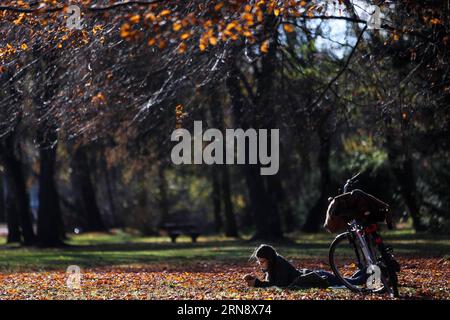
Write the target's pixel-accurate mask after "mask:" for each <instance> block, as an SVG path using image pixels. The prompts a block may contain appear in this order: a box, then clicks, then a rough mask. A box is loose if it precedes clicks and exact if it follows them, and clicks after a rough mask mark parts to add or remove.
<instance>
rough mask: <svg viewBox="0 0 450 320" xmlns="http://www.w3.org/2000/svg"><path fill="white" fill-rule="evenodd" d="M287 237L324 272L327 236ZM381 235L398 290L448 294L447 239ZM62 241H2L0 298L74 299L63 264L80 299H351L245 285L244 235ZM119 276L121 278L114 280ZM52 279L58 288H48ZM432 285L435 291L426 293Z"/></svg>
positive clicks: (305, 261)
mask: <svg viewBox="0 0 450 320" xmlns="http://www.w3.org/2000/svg"><path fill="white" fill-rule="evenodd" d="M291 239H292V241H290V242H283V243H275V244H274V245H275V247H276V248H277V250H278V252H279V253H280V254H282V255H283V256H285V257H286V258H288V259H289V260H292V261H293V263H294V264H295V265H296V266H298V267H308V268H323V269H328V270H329V267H328V262H327V257H328V246H329V244H330V242H331V241H332V239H333V235H329V234H316V235H304V234H303V235H297V236H295V235H293V236H292V237H291ZM384 239H385V242H386V243H388V244H390V245H392V246H393V247H394V250H395V251H394V252H395V254H396V256H397V257H398V259H399V260H400V262H401V264H402V266H403V267H404V270H402V273H401V275H400V280H403V282H404V283H406V285H405V286H404V288H403V289H402V290H403V293H404V294H405V297H409V298H427V297H430V298H444V299H449V295H448V292H449V290H450V284H449V281H450V278H448V277H449V276H448V275H449V274H450V272H449V271H450V262H449V253H450V238H449V237H444V236H433V235H429V234H415V233H414V232H413V231H411V230H402V231H395V232H386V233H384ZM67 243H68V246H67V247H64V248H58V249H38V248H21V247H17V246H14V245H6V244H5V239H4V238H2V239H1V244H0V257H1V259H0V275H1V279H2V280H3V285H4V286H3V289H1V290H3V291H1V290H0V298H6V299H9V298H21V299H23V298H25V299H27V298H32V299H35V298H37V299H47V298H49V299H54V298H56V299H65V298H74V297H73V292H68V291H67V289H65V288H64V283H65V282H64V279H65V270H66V268H67V267H68V266H69V265H78V266H80V267H81V268H82V270H83V275H84V278H83V279H84V280H83V283H84V284H86V288H91V289H90V290H86V288H85V290H84V291H82V294H83V295H84V296H77V297H78V298H80V297H81V298H83V297H84V298H87V299H91V298H92V299H96V298H99V299H109V298H113V299H114V298H120V299H122V298H129V299H154V298H156V299H160V298H161V299H166V298H170V299H172V298H199V299H202V298H207V299H216V298H219V299H223V298H243V299H246V298H273V299H299V298H302V297H306V298H319V299H326V298H329V297H331V298H338V299H354V298H357V297H355V295H353V294H352V293H349V292H348V291H347V290H341V291H338V293H335V292H334V291H333V292H329V291H323V290H320V289H311V290H312V291H311V290H301V291H298V292H294V293H293V292H288V293H286V290H279V289H269V290H267V289H266V290H261V289H249V288H246V287H245V286H243V285H242V281H241V280H240V279H241V277H242V275H244V274H245V273H248V272H253V273H255V274H257V275H258V276H262V275H261V273H260V272H259V270H258V268H256V266H255V265H254V263H252V262H249V261H248V257H249V256H250V254H251V253H252V251H253V250H254V248H255V247H256V246H257V245H258V244H259V243H256V242H248V241H246V240H245V239H231V240H230V239H225V238H221V237H218V236H216V237H214V236H210V237H200V238H199V240H198V242H197V243H191V242H190V238H187V237H181V238H180V239H178V241H177V243H175V244H173V243H170V241H169V239H168V238H165V237H139V236H133V235H130V234H127V233H124V232H112V233H108V234H95V233H89V234H81V235H69V239H68V241H67ZM149 277H150V278H149ZM217 277H218V278H217ZM402 277H403V278H402ZM213 278H214V279H215V280H213ZM117 279H122V280H121V282H118V283H116V282H114V281H116V280H117ZM422 279H423V281H422ZM222 280H223V281H224V283H223V285H224V286H223V287H220V288H216V290H215V291H214V292H213V293H211V295H208V294H206V295H205V293H204V292H207V293H208V290H207V289H205V288H207V287H213V288H214V287H215V286H216V285H217V284H220V283H221V281H222ZM36 281H37V282H38V283H36ZM192 281H195V282H194V283H195V284H194V285H193V284H192V283H191V282H192ZM52 283H53V284H55V283H57V284H58V285H53V286H52V285H51V284H52ZM183 283H184V284H185V285H186V286H185V287H183V286H182V284H183ZM430 283H434V284H435V285H436V290H431V292H428V291H429V290H430ZM88 284H89V285H88ZM198 284H201V285H200V287H199V285H198ZM36 286H37V288H36ZM142 286H144V287H142ZM43 288H44V289H43ZM431 289H433V288H431ZM249 290H251V291H249ZM274 290H275V291H274ZM277 290H278V291H277ZM427 290H428V291H427ZM69 293H70V294H71V295H69ZM79 294H81V293H80V292H79ZM267 295H269V296H267Z"/></svg>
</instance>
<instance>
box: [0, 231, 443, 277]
mask: <svg viewBox="0 0 450 320" xmlns="http://www.w3.org/2000/svg"><path fill="white" fill-rule="evenodd" d="M383 236H384V239H385V242H386V243H388V244H390V245H392V246H393V247H394V249H395V252H396V253H397V254H399V255H403V254H405V255H415V256H424V257H425V256H439V257H444V258H449V253H450V237H448V236H447V237H445V236H433V235H430V234H416V233H414V232H413V231H412V230H400V231H394V232H385V233H384V234H383ZM333 237H334V236H333V235H329V234H322V233H321V234H314V235H311V234H301V235H293V236H292V237H291V239H292V240H293V241H292V242H283V243H279V244H274V245H275V246H276V248H277V250H278V251H279V252H280V253H281V254H282V255H284V256H286V257H289V258H298V259H302V258H314V257H315V258H321V259H323V260H324V261H326V259H327V253H328V247H329V244H330V243H331V241H332V239H333ZM67 243H68V244H69V246H68V247H65V248H58V249H38V248H22V247H18V246H15V245H6V244H5V239H4V238H2V239H0V257H1V258H0V271H2V272H17V271H26V270H54V269H65V268H66V267H67V266H68V265H71V264H76V265H79V266H83V267H95V266H106V265H133V264H151V263H161V262H165V263H180V264H183V263H187V262H196V261H206V260H209V261H211V260H212V261H223V262H226V261H242V262H245V261H247V259H248V257H249V255H250V254H251V252H252V251H253V250H254V248H255V247H256V246H257V245H258V244H259V243H257V242H248V241H246V240H241V239H226V238H223V237H220V236H210V237H200V238H199V240H198V243H194V244H193V243H191V242H190V238H188V237H181V238H179V239H178V241H177V243H175V244H172V243H170V241H169V239H168V238H167V237H139V236H135V235H131V234H128V233H124V232H114V233H102V234H98V233H88V234H81V235H70V236H69V239H68V241H67Z"/></svg>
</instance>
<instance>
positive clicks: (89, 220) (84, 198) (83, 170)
mask: <svg viewBox="0 0 450 320" xmlns="http://www.w3.org/2000/svg"><path fill="white" fill-rule="evenodd" d="M71 166H72V174H71V178H72V187H73V191H74V194H75V198H76V199H77V201H76V202H77V204H78V208H79V210H80V211H81V212H80V214H81V217H82V220H83V222H84V223H83V227H84V230H85V231H106V227H105V224H104V223H103V220H102V217H101V214H100V210H99V208H98V206H97V199H96V197H95V189H94V186H93V184H92V181H91V175H90V173H91V168H90V166H89V161H88V158H87V154H86V147H83V146H79V147H76V150H74V152H73V155H72V165H71Z"/></svg>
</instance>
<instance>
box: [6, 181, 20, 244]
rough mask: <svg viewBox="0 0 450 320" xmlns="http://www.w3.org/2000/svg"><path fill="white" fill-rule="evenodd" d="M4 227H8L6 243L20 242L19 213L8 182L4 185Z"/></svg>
mask: <svg viewBox="0 0 450 320" xmlns="http://www.w3.org/2000/svg"><path fill="white" fill-rule="evenodd" d="M4 195H5V205H6V208H5V209H6V225H7V227H8V237H7V240H6V241H7V243H14V242H22V237H21V233H20V228H19V213H18V210H17V199H16V198H15V197H14V192H12V190H11V187H10V186H9V184H8V182H6V183H5V194H4Z"/></svg>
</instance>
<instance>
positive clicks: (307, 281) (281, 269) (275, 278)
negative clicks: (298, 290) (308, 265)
mask: <svg viewBox="0 0 450 320" xmlns="http://www.w3.org/2000/svg"><path fill="white" fill-rule="evenodd" d="M271 286H277V287H288V286H296V287H320V288H326V287H328V281H327V280H326V278H325V277H321V276H320V275H319V274H318V273H317V272H315V271H313V270H309V269H300V270H298V269H296V268H295V267H294V266H293V265H292V264H290V263H289V262H288V261H286V259H284V258H283V257H282V256H280V255H277V258H276V260H275V264H274V266H273V270H272V272H270V274H269V272H266V279H265V280H264V281H261V280H259V279H256V281H255V287H260V288H264V287H271Z"/></svg>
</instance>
